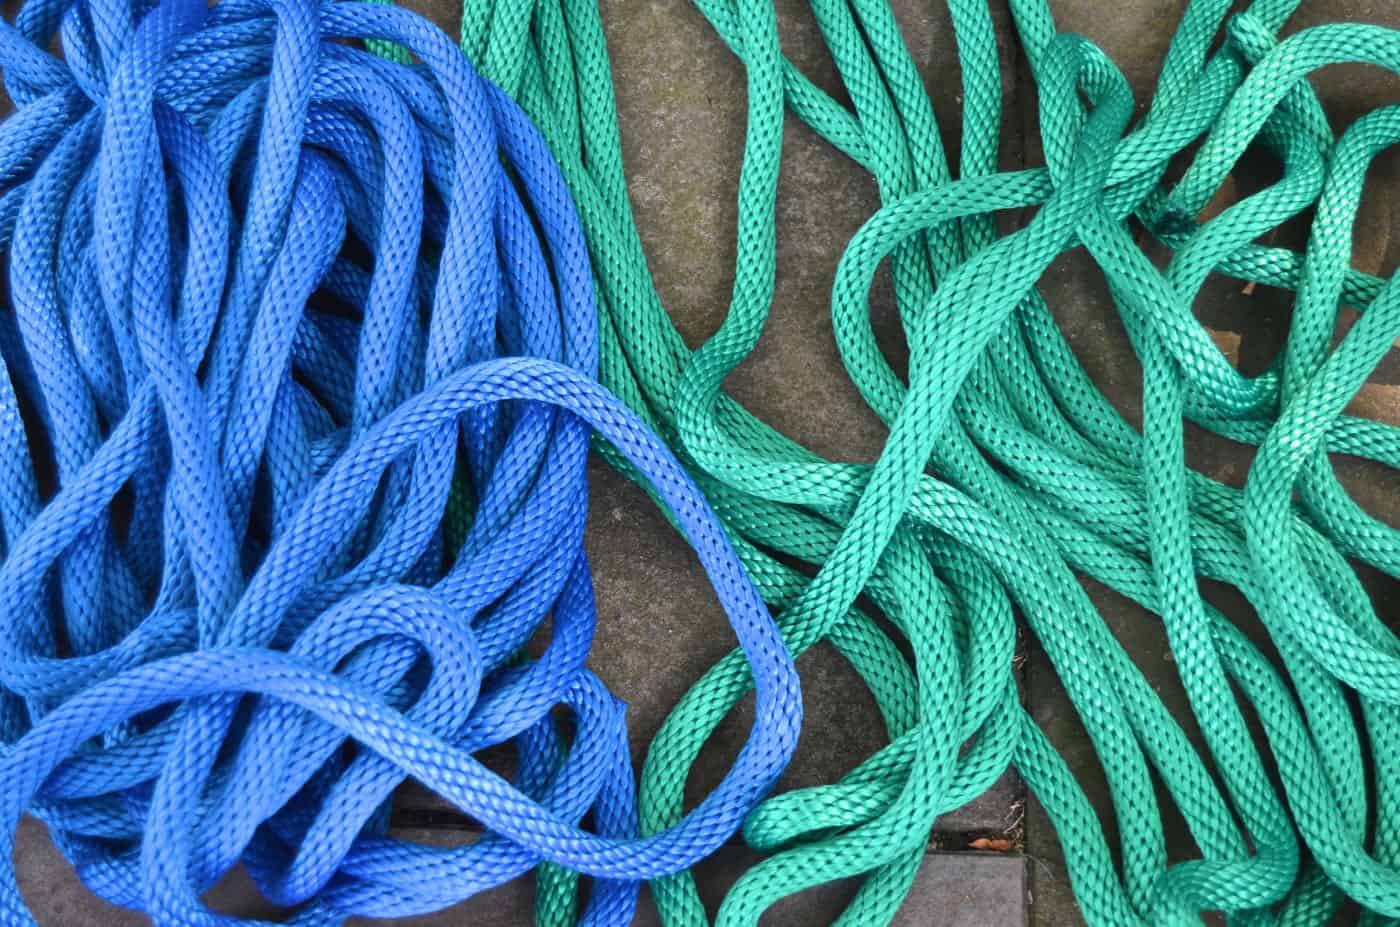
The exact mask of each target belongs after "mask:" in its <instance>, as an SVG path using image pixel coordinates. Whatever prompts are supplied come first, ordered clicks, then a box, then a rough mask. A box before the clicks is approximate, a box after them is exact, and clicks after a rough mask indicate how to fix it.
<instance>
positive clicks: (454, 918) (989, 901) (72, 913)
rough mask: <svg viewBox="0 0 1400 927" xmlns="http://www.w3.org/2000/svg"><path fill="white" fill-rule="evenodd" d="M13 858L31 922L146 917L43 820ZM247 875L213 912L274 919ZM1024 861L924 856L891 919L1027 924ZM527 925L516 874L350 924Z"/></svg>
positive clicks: (725, 861)
mask: <svg viewBox="0 0 1400 927" xmlns="http://www.w3.org/2000/svg"><path fill="white" fill-rule="evenodd" d="M396 833H397V834H398V836H401V837H403V838H404V839H407V840H414V841H417V842H423V843H431V844H436V845H444V844H448V843H451V842H452V841H454V840H460V839H461V837H460V835H456V836H454V835H453V834H451V833H450V832H445V831H442V830H434V829H428V830H425V829H413V830H401V831H396ZM16 858H17V860H18V861H19V874H20V888H21V891H22V892H23V893H24V897H25V899H26V900H27V901H28V902H29V904H30V905H31V907H32V908H33V910H34V914H35V917H36V918H37V919H38V921H39V923H40V924H42V925H45V927H48V925H54V927H142V925H145V924H147V923H148V921H146V919H145V918H144V917H142V916H141V915H138V914H135V913H133V912H130V911H126V910H123V909H121V908H117V907H113V906H112V905H109V904H106V903H105V902H103V901H101V900H99V899H98V898H96V897H95V896H93V895H92V894H91V893H90V892H88V891H87V889H86V888H84V887H83V885H82V884H81V883H80V882H79V881H78V878H77V876H76V875H75V874H74V872H73V870H72V868H71V867H69V865H68V863H67V861H66V860H64V859H63V857H62V856H61V855H60V854H59V853H58V851H57V849H55V848H54V846H53V844H52V843H51V842H50V840H49V836H48V832H47V830H46V829H45V828H44V826H43V825H42V824H39V823H38V822H36V821H34V820H33V819H25V821H24V823H23V824H22V825H21V827H20V832H19V838H18V843H17V854H16ZM756 861H757V857H756V856H754V855H753V854H752V853H750V852H749V851H747V850H744V849H741V848H737V847H735V848H726V849H725V850H724V851H722V852H720V853H719V854H717V855H716V856H715V857H713V858H712V859H711V860H709V861H707V862H706V863H705V864H704V865H703V866H702V867H701V870H700V873H701V875H702V879H701V888H702V895H703V897H704V900H705V903H706V906H707V907H708V908H709V910H710V912H711V914H713V913H714V911H715V910H716V909H717V908H718V905H719V902H720V901H721V900H722V898H723V896H724V892H725V891H726V890H727V889H728V888H729V886H730V885H732V884H733V883H734V881H735V880H736V879H737V878H738V877H739V876H740V875H741V874H742V873H743V872H744V871H746V870H747V869H748V868H749V867H750V866H752V865H753V863H754V862H756ZM855 888H856V885H855V883H853V882H849V881H848V882H838V883H833V884H831V885H827V886H823V887H821V888H818V889H813V890H812V891H809V892H804V893H803V894H801V895H797V896H794V897H793V898H791V899H788V900H786V901H784V902H782V903H781V904H779V905H777V906H775V907H774V909H773V910H772V911H771V912H770V913H769V914H767V915H766V916H765V917H764V924H765V925H767V927H807V925H811V924H817V923H826V922H829V921H830V920H831V919H832V918H834V917H835V915H836V914H837V913H838V912H839V911H840V910H841V908H842V907H843V906H844V905H845V904H846V903H847V902H848V901H849V900H850V898H851V897H852V895H853V894H854V892H855ZM255 898H256V893H255V891H254V889H253V888H252V886H251V884H250V883H249V881H248V880H247V879H246V877H243V876H242V875H241V874H235V875H234V876H233V877H231V878H230V879H228V880H226V881H225V882H224V883H223V884H221V885H220V886H218V887H217V888H216V889H215V890H214V892H213V893H211V897H210V899H209V902H210V904H211V906H213V907H215V908H216V909H217V910H220V911H224V912H227V913H234V914H239V915H242V916H247V917H266V918H276V917H277V916H278V912H277V911H275V910H273V909H270V908H268V907H267V906H265V905H259V904H258V903H257V902H256V901H255V900H254V899H255ZM1025 899H1026V883H1025V867H1024V864H1023V861H1022V859H1021V857H1019V856H1016V855H1012V854H996V853H956V854H954V853H934V854H930V855H929V857H928V859H927V861H926V862H925V864H924V866H923V868H922V869H921V870H920V872H919V875H918V877H917V879H916V880H915V883H914V888H913V890H912V891H911V892H910V895H909V899H908V901H907V903H906V904H905V906H904V908H903V909H902V910H901V911H900V914H899V916H898V917H897V918H896V919H895V921H894V927H928V925H933V924H937V925H939V927H1022V925H1024V924H1025V923H1026V905H1025ZM530 923H533V891H532V886H531V883H530V880H529V879H520V880H516V881H515V882H511V883H509V884H507V885H504V886H502V887H500V888H498V889H495V890H493V891H490V892H486V893H483V894H481V895H478V896H477V897H475V898H472V899H471V900H470V901H467V902H465V903H463V904H461V905H458V906H456V907H453V908H449V909H447V910H445V911H441V912H439V913H437V914H433V915H429V916H425V917H416V918H409V919H406V920H398V921H378V920H365V919H357V920H352V921H351V922H350V925H351V927H376V925H381V927H388V925H390V924H397V925H400V927H467V925H470V927H523V925H527V924H530ZM634 923H635V927H659V923H660V921H659V920H658V918H657V916H656V910H655V908H654V907H653V905H652V904H651V901H650V899H649V898H648V897H647V896H646V893H645V892H644V893H643V902H642V904H641V906H640V910H639V913H638V916H637V919H636V921H635V922H634Z"/></svg>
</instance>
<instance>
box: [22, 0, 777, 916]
mask: <svg viewBox="0 0 1400 927" xmlns="http://www.w3.org/2000/svg"><path fill="white" fill-rule="evenodd" d="M55 37H57V39H58V41H59V43H60V44H61V47H62V57H61V58H60V57H57V56H55V55H51V54H50V53H49V52H48V51H47V49H48V47H49V45H50V42H51V40H53V39H54V38H55ZM364 40H370V41H375V42H386V43H392V44H393V45H395V46H397V47H399V48H401V49H403V50H406V51H407V52H408V53H410V54H411V56H412V57H413V59H414V60H415V62H416V63H414V64H409V63H406V62H391V61H387V60H385V59H383V58H380V57H377V56H376V55H374V54H371V53H370V52H369V51H367V50H365V48H364V47H363V41H364ZM0 68H3V73H4V79H5V82H6V87H7V88H8V90H9V92H10V94H11V97H12V99H13V101H14V102H15V104H16V107H17V108H16V110H15V112H14V113H13V114H11V115H10V116H9V117H7V118H6V119H5V120H4V122H3V123H0V253H3V258H4V261H5V265H6V269H7V284H8V286H7V288H6V290H5V294H4V300H3V304H0V305H3V310H0V483H2V484H3V485H0V543H3V547H2V548H0V549H3V555H4V561H3V565H0V613H3V614H4V615H5V616H6V618H7V620H6V622H5V623H4V626H3V629H0V686H3V689H0V737H2V738H3V742H4V744H5V746H4V748H3V749H2V750H0V776H3V778H4V780H5V782H6V783H7V785H6V789H5V794H4V797H3V806H2V807H0V834H3V838H0V914H3V919H4V920H5V921H6V922H7V923H18V924H22V923H33V920H32V918H31V916H30V914H29V913H28V908H27V906H26V905H25V901H24V899H23V898H22V897H21V895H20V892H19V888H18V886H17V884H16V881H15V872H14V864H13V858H12V856H13V852H12V851H13V849H14V837H13V835H14V832H15V829H16V827H17V826H18V825H19V822H20V818H21V816H22V815H23V814H25V813H26V812H32V813H34V814H36V815H37V816H39V817H40V818H41V819H42V820H43V821H44V822H45V823H46V824H47V825H48V826H49V828H50V830H51V832H52V834H53V836H54V837H55V839H56V841H57V843H58V844H59V846H60V848H61V849H62V850H63V852H64V853H65V854H66V855H67V856H68V858H69V859H70V860H71V861H72V862H73V863H74V865H75V866H76V867H77V869H78V872H79V875H80V876H81V877H82V879H83V881H84V882H85V883H86V884H87V885H88V886H89V887H90V888H92V889H93V890H94V891H96V892H97V893H99V894H100V895H102V896H103V897H104V898H106V899H108V900H109V901H112V902H114V903H117V904H120V905H124V906H126V907H130V908H134V909H136V910H140V911H144V912H146V913H147V914H149V915H150V916H151V917H152V918H153V919H154V921H155V922H156V923H158V924H172V925H173V924H178V925H182V927H184V925H190V924H233V923H244V922H245V921H242V920H240V919H238V918H235V917H232V916H227V915H221V914H218V913H216V912H213V911H211V910H209V909H208V908H207V907H206V905H205V902H204V901H203V895H204V893H205V892H206V891H207V890H208V889H209V888H210V886H212V885H213V884H214V883H215V882H217V881H218V880H219V879H220V878H222V877H223V876H224V875H226V874H227V873H228V872H229V871H231V870H232V869H233V868H235V867H237V866H242V867H244V868H245V869H246V870H247V872H248V873H249V874H250V875H251V876H252V878H253V880H254V881H255V883H256V884H257V886H258V888H259V889H260V890H261V892H262V893H263V894H264V895H265V896H266V898H267V899H268V900H269V901H271V902H272V903H274V904H276V905H279V906H283V907H286V908H287V909H289V913H290V914H291V917H292V921H293V922H294V923H298V924H314V925H321V924H338V923H341V922H342V921H344V920H345V919H347V918H348V917H351V916H356V915H358V916H370V917H400V916H408V915H414V914H421V913H425V912H429V911H436V910H438V909H440V908H443V907H446V906H448V905H451V904H454V903H456V902H458V901H460V900H462V899H464V898H467V897H469V896H471V895H473V894H476V893H478V892H480V891H483V890H486V889H489V888H491V887H494V886H496V885H499V884H501V883H503V882H505V881H507V880H509V879H512V878H515V877H517V876H520V875H522V874H524V873H526V872H528V871H530V870H532V869H534V868H535V867H537V866H539V865H541V864H542V863H548V864H549V865H550V866H551V867H560V868H562V869H565V870H570V871H572V872H575V873H580V874H583V875H587V876H590V877H592V879H593V884H592V886H591V890H590V891H589V893H588V901H587V906H586V908H585V909H584V913H583V915H582V916H583V917H584V919H585V920H586V921H588V922H589V923H594V924H616V925H622V924H627V923H630V921H631V919H632V915H633V911H634V907H635V902H636V898H637V892H638V888H639V884H640V880H644V879H648V878H655V877H659V876H664V875H667V874H670V873H674V872H677V871H680V870H683V869H685V868H687V867H688V866H690V865H691V864H693V863H695V862H696V861H698V860H700V859H702V858H704V857H705V856H706V855H708V854H709V853H711V852H712V851H713V850H714V849H715V848H717V847H718V846H719V845H720V844H721V843H722V842H723V841H724V840H725V839H727V838H728V837H729V836H730V835H731V834H733V833H734V832H735V831H736V830H737V829H738V828H739V826H740V825H741V823H742V821H743V819H744V817H745V815H746V814H747V813H748V811H749V810H750V808H751V807H752V806H753V805H754V804H755V803H756V802H757V801H758V800H759V799H760V798H761V797H763V796H764V795H765V794H766V793H767V792H768V790H769V789H770V788H771V786H772V784H773V782H774V781H775V780H776V778H777V776H778V775H779V773H780V772H781V771H782V769H783V768H784V766H785V765H786V763H787V761H788V759H789V757H790V756H791V754H792V751H793V749H794V746H795V743H796V738H797V732H798V729H799V727H800V720H801V706H800V698H799V692H798V685H797V678H796V674H795V670H794V668H793V664H792V658H791V656H790V655H789V653H788V651H787V648H786V647H785V646H784V645H783V641H782V638H781V636H780V633H779V631H778V629H777V627H776V625H775V623H774V621H773V618H772V616H771V615H770V614H769V612H768V609H767V607H766V606H765V605H764V604H763V602H762V600H761V599H760V598H759V596H758V594H757V592H756V590H755V588H754V586H753V584H752V582H751V580H750V579H749V577H748V575H747V573H746V571H745V570H744V568H743V566H742V565H741V563H740V561H739V559H738V557H737V555H736V553H735V551H734V549H733V547H732V546H731V544H730V542H729V540H728V538H727V537H726V534H725V529H724V528H723V527H722V526H721V524H720V523H719V521H718V520H717V518H716V517H715V515H714V514H713V513H712V511H711V509H710V508H709V507H708V505H707V504H706V502H705V500H704V497H703V496H702V495H701V493H700V491H699V490H698V488H697V487H696V486H695V484H694V483H693V482H692V481H691V479H690V477H689V476H687V475H686V473H685V471H684V470H683V469H682V467H681V465H680V464H679V463H678V462H677V460H676V459H675V458H674V457H673V456H672V454H671V453H670V452H669V451H668V450H667V449H666V448H665V446H664V445H663V444H661V443H660V442H659V441H658V440H657V439H656V438H655V437H653V436H652V434H651V432H650V431H649V430H648V429H647V427H646V426H645V425H644V424H643V423H642V422H641V421H639V420H638V419H637V417H636V416H635V415H634V414H632V413H631V412H629V411H628V410H627V409H626V407H625V406H624V405H623V404H622V403H621V402H620V401H618V400H617V399H616V398H614V397H613V396H612V395H610V394H609V393H607V392H606V391H605V390H603V389H602V388H601V387H599V386H598V385H597V383H596V382H595V378H596V375H597V371H598V344H597V337H598V335H597V315H596V308H595V298H594V285H593V274H592V270H591V267H590V263H589V260H588V255H587V251H586V246H585V242H584V239H583V236H582V232H581V229H580V226H579V223H578V219H577V215H576V213H575V211H574V206H573V204H572V202H571V200H570V198H569V196H568V193H567V190H566V188H565V186H564V184H563V181H562V178H561V177H560V175H559V172H558V169H557V167H556V165H555V163H554V161H553V159H552V158H551V156H550V154H549V152H548V149H547V147H546V145H545V142H544V140H543V139H542V138H541V136H540V134H539V133H538V131H537V130H536V129H535V128H534V126H533V125H532V124H531V123H530V121H529V119H528V118H527V117H526V116H525V114H524V113H523V112H522V110H521V109H520V108H519V107H518V106H517V105H516V104H515V103H514V102H512V101H511V100H510V99H509V98H508V97H507V96H506V95H505V94H504V93H502V92H501V91H500V90H499V89H497V88H496V87H495V86H493V85H491V84H489V83H488V82H486V81H485V80H483V79H481V78H480V77H479V76H478V75H477V74H476V72H475V71H474V70H473V69H472V67H471V65H470V64H469V63H468V61H467V60H466V58H465V57H464V56H462V54H461V53H460V52H459V51H458V49H457V48H456V46H455V45H454V44H453V43H452V42H451V41H450V40H448V39H447V38H446V37H445V36H444V35H443V34H442V33H441V32H439V31H438V30H437V29H436V28H435V27H433V26H431V25H430V24H428V23H427V22H425V21H424V20H422V19H420V18H419V17H417V16H416V15H414V14H412V13H409V12H407V11H403V10H398V9H394V8H392V7H380V6H368V5H363V4H357V3H342V2H328V3H324V4H317V3H314V2H310V0H222V2H220V3H217V4H214V5H212V6H211V5H208V4H206V3H205V2H204V0H160V2H158V3H154V4H147V3H141V4H134V5H133V4H128V3H124V2H121V0H91V2H87V0H80V2H74V3H67V2H64V3H59V2H49V0H34V2H32V3H29V4H26V5H25V6H23V7H22V8H21V9H20V11H19V13H18V14H17V16H16V18H15V21H14V22H13V23H4V24H3V25H0ZM595 432H596V433H598V434H599V435H600V436H601V437H602V438H603V439H604V440H606V441H607V442H608V444H609V446H610V447H611V448H612V449H613V450H614V452H615V453H617V454H619V455H621V456H622V457H624V458H626V459H628V460H630V461H631V466H632V467H634V469H635V471H636V472H637V473H638V474H639V475H641V477H642V478H643V479H644V480H646V481H647V482H648V484H649V485H650V487H651V489H652V491H653V493H654V495H655V496H656V498H657V499H658V502H659V504H661V505H662V506H664V507H665V509H666V510H667V511H668V512H669V513H670V514H671V516H672V517H673V518H674V519H675V520H676V522H677V524H678V527H679V528H680V530H681V531H682V532H683V533H684V536H685V537H686V538H687V539H688V541H689V543H690V544H691V545H692V546H693V547H694V548H695V550H696V552H697V555H698V557H699V559H700V561H701V563H702V565H703V566H704V568H705V569H706V571H707V573H708V574H709V575H710V577H711V579H712V580H713V582H714V584H715V589H716V593H717V595H718V597H719V600H720V602H721V604H722V605H723V606H724V608H725V611H726V613H727V614H728V616H729V618H730V621H731V624H732V626H733V629H734V632H735V635H736V638H737V640H738V643H739V647H740V650H741V652H742V653H743V654H744V655H745V656H744V657H743V660H742V663H743V665H744V666H745V668H746V670H747V671H748V672H749V674H750V675H751V678H752V680H753V682H754V685H755V687H756V689H757V706H758V720H757V721H756V722H755V724H754V725H753V728H752V730H751V732H750V738H749V741H748V743H747V744H746V746H745V749H744V750H743V752H742V753H741V754H740V756H739V757H738V758H737V759H736V760H735V762H734V763H733V765H732V767H731V769H730V770H729V772H728V773H727V775H726V776H725V778H724V779H723V780H722V782H721V783H720V784H719V785H717V786H716V787H715V788H714V790H713V791H712V792H711V793H710V794H709V795H708V796H706V797H705V799H704V800H703V801H702V802H700V803H699V804H698V805H697V806H695V807H694V808H693V809H692V811H691V813H689V814H688V815H685V816H684V817H683V819H681V820H679V821H677V822H676V823H675V824H674V826H670V827H666V828H661V829H659V830H658V831H657V832H655V833H651V834H650V835H648V836H642V835H641V833H640V830H639V823H638V815H637V810H636V804H635V802H636V795H635V783H634V779H633V774H632V771H631V762H630V751H629V745H628V742H627V728H626V723H625V714H624V710H623V705H622V703H621V702H620V701H619V700H618V699H617V698H616V697H615V696H613V695H612V694H611V693H610V692H609V691H608V690H607V689H606V688H605V687H604V686H603V684H602V683H601V682H600V681H599V680H598V679H597V678H596V677H595V676H594V675H593V674H592V673H591V672H590V671H589V670H588V668H587V666H586V659H587V657H588V654H589V650H590V646H591V643H592V639H593V631H594V626H595V623H596V621H597V615H596V612H595V606H594V602H593V596H592V590H591V579H590V575H589V569H588V562H587V559H586V557H585V555H584V550H583V532H584V525H585V520H586V516H587V481H586V460H587V455H588V451H589V445H590V440H591V438H592V435H593V434H594V433H595ZM444 525H447V527H444ZM561 718H562V719H564V720H563V723H561V722H560V719H561ZM493 747H503V748H505V752H504V754H502V753H501V751H499V750H498V751H496V752H495V753H496V755H505V756H508V757H509V759H510V761H511V766H512V768H511V769H510V770H509V776H508V777H507V776H503V775H502V774H501V773H500V772H499V771H497V770H496V769H494V768H492V767H489V766H487V765H485V763H484V762H483V760H482V759H480V758H479V754H482V752H483V751H486V750H488V749H490V748H493ZM409 778H411V779H414V780H416V781H417V782H419V783H421V784H423V785H424V786H426V787H427V788H428V789H430V790H432V791H434V792H436V793H437V794H439V795H440V796H442V797H443V798H444V799H445V800H447V801H448V802H450V803H451V804H452V805H454V806H456V807H457V808H458V809H460V810H461V811H462V812H463V813H464V814H465V815H467V816H468V817H469V818H470V819H472V820H473V821H474V822H476V823H477V824H479V825H480V826H481V827H482V828H483V831H484V832H483V833H482V834H481V835H480V836H479V837H478V839H476V840H474V841H472V842H470V843H468V844H466V845H464V846H460V847H456V848H442V847H431V846H424V845H418V844H414V843H411V842H408V841H405V840H403V839H400V838H399V837H396V836H395V835H394V834H393V833H392V832H391V831H390V828H389V825H390V814H389V811H390V806H391V799H392V795H393V794H394V791H395V789H396V788H397V787H398V786H399V785H400V784H401V783H402V782H403V781H405V780H406V779H409ZM585 818H587V819H588V821H589V823H588V824H587V826H585V824H584V823H583V822H584V821H585ZM249 923H251V921H250V922H249Z"/></svg>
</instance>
